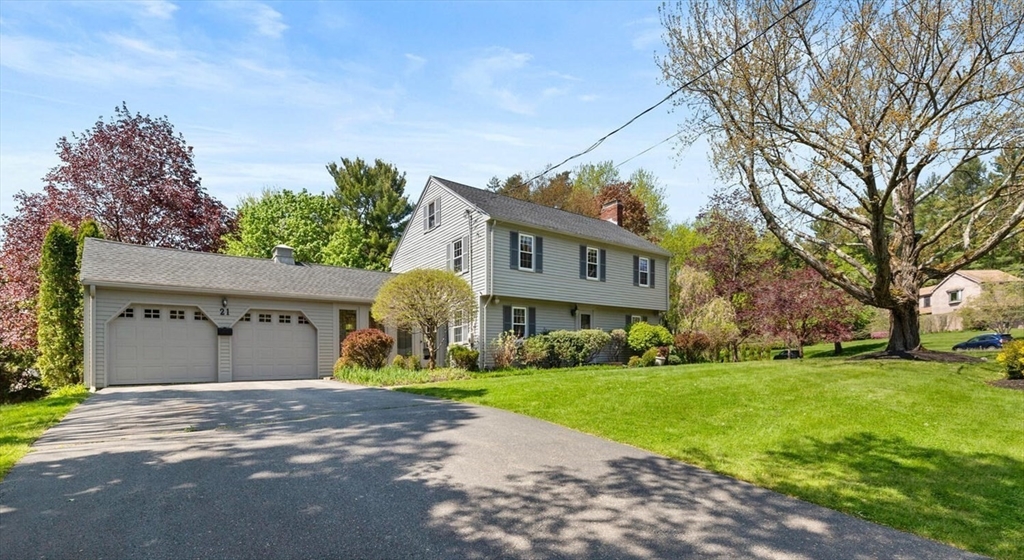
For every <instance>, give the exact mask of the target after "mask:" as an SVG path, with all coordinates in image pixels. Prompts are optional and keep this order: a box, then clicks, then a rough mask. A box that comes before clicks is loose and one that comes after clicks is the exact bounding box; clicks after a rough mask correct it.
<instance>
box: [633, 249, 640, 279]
mask: <svg viewBox="0 0 1024 560" xmlns="http://www.w3.org/2000/svg"><path fill="white" fill-rule="evenodd" d="M633 285H634V286H639V285H640V257H638V256H636V255H633Z"/></svg>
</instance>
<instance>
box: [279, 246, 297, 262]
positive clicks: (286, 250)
mask: <svg viewBox="0 0 1024 560" xmlns="http://www.w3.org/2000/svg"><path fill="white" fill-rule="evenodd" d="M274 262H279V263H282V264H295V257H294V256H293V255H292V248H291V247H289V246H287V245H278V246H277V247H274Z"/></svg>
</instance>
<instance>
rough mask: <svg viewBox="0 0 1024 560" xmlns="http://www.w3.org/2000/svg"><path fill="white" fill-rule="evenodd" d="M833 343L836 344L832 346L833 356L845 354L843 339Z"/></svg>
mask: <svg viewBox="0 0 1024 560" xmlns="http://www.w3.org/2000/svg"><path fill="white" fill-rule="evenodd" d="M833 344H834V346H833V347H832V355H833V356H842V355H843V343H842V341H839V340H837V341H835V342H834V343H833Z"/></svg>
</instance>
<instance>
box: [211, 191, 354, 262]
mask: <svg viewBox="0 0 1024 560" xmlns="http://www.w3.org/2000/svg"><path fill="white" fill-rule="evenodd" d="M236 211H237V213H238V226H237V229H236V230H235V232H234V233H232V234H230V235H227V236H225V238H224V241H225V244H224V252H225V253H227V254H229V255H237V256H244V257H257V258H264V259H267V258H270V257H271V256H272V253H273V249H274V246H276V245H288V246H289V247H291V248H292V249H294V251H295V253H294V256H295V260H297V261H301V262H309V263H318V264H327V265H332V266H348V267H354V268H362V267H365V266H366V264H367V263H368V261H367V258H366V256H365V255H364V254H363V252H362V251H361V245H362V240H363V236H362V232H361V229H360V227H359V225H358V224H357V223H356V222H355V221H354V220H351V219H349V218H347V217H345V216H343V215H342V213H341V210H340V208H339V206H338V203H337V201H336V200H335V199H334V198H333V197H331V196H327V195H321V194H312V193H309V192H307V191H306V190H305V189H303V190H301V191H299V192H292V191H289V190H279V191H271V190H267V191H264V192H263V194H262V195H260V196H259V197H256V196H247V197H245V198H243V199H242V201H241V202H240V203H239V205H238V208H237V210H236Z"/></svg>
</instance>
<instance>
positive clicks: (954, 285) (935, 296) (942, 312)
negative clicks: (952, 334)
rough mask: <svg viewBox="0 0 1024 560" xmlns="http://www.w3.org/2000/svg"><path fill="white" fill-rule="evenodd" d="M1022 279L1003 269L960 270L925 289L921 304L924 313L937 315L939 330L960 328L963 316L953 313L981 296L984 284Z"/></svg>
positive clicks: (921, 294) (921, 292)
mask: <svg viewBox="0 0 1024 560" xmlns="http://www.w3.org/2000/svg"><path fill="white" fill-rule="evenodd" d="M1020 281H1021V279H1020V278H1017V277H1016V276H1014V275H1012V274H1007V273H1005V272H1003V271H1001V270H960V271H957V272H954V273H953V274H950V275H949V276H947V277H946V278H944V279H943V280H942V281H941V282H939V283H938V284H936V285H934V286H929V287H927V288H921V291H920V294H919V297H920V299H919V302H918V305H919V308H920V312H921V314H922V315H932V316H933V317H934V318H935V320H934V321H933V322H935V323H936V325H937V328H936V329H935V330H959V329H960V328H961V321H960V318H959V317H956V316H953V315H951V314H952V313H955V312H956V310H957V309H960V308H961V307H963V306H964V305H965V304H966V303H967V302H968V301H970V300H971V299H973V298H976V297H978V296H980V295H981V293H982V286H984V285H985V284H998V283H1004V282H1020Z"/></svg>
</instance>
